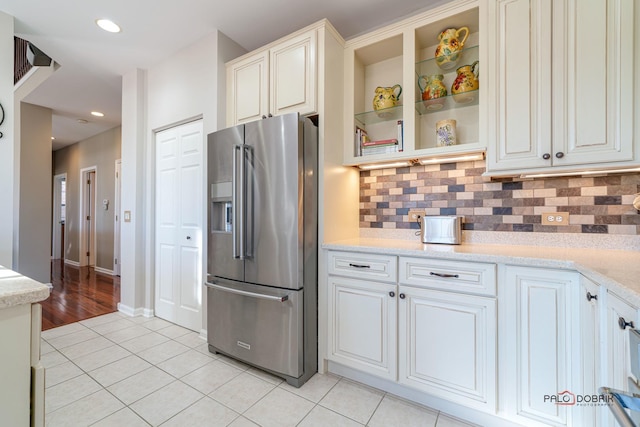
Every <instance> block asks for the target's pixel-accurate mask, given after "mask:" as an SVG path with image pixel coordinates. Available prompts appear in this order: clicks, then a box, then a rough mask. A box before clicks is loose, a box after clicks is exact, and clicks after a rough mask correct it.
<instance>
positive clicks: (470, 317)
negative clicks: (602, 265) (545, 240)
mask: <svg viewBox="0 0 640 427" xmlns="http://www.w3.org/2000/svg"><path fill="white" fill-rule="evenodd" d="M328 260H329V263H330V266H329V270H328V271H329V276H328V285H329V289H328V298H329V304H328V309H329V313H328V315H329V316H328V317H329V323H330V325H329V337H328V338H329V340H328V341H329V348H328V359H329V360H330V361H332V362H336V363H338V364H340V365H343V366H344V367H347V368H353V369H355V370H358V371H360V372H364V373H368V374H371V375H374V376H376V377H378V378H384V379H386V380H387V382H379V381H380V380H379V379H378V378H376V379H373V380H365V382H366V381H370V382H371V383H372V384H371V385H374V386H378V387H380V386H381V384H386V387H388V391H391V392H396V391H398V390H402V391H403V393H405V395H407V396H414V398H415V399H416V400H417V401H421V398H420V397H415V396H416V395H420V393H424V395H423V396H425V398H428V399H429V402H431V403H430V404H433V405H435V406H434V407H436V408H439V406H438V405H439V404H438V403H437V401H436V403H433V402H434V400H431V399H433V398H437V399H442V404H443V405H445V406H446V405H447V404H448V403H447V402H445V401H446V400H448V401H450V402H454V403H455V404H456V405H459V408H460V410H461V412H460V416H466V417H468V418H469V420H470V421H475V422H478V421H480V422H481V424H482V423H484V424H483V425H490V424H486V420H487V418H483V417H485V416H487V414H491V415H493V416H494V417H495V420H496V424H495V425H507V424H509V423H513V425H518V426H528V427H529V426H531V427H543V426H555V427H560V426H565V427H587V426H591V427H615V426H616V425H617V424H616V422H615V421H614V419H613V417H612V416H611V414H610V411H609V408H608V406H606V405H599V403H601V402H599V401H597V399H598V397H597V396H598V389H599V388H600V387H602V386H606V387H610V388H614V389H619V390H626V391H628V390H629V388H630V384H629V377H632V376H633V374H632V373H631V366H630V360H629V359H630V353H629V352H630V348H629V346H630V344H629V330H630V329H631V328H637V327H638V319H639V317H638V309H637V308H636V307H633V306H631V305H629V304H628V303H627V302H626V301H624V300H623V299H621V298H620V297H618V296H617V295H615V294H613V293H611V292H610V291H609V290H608V289H607V288H606V287H605V286H603V285H601V284H597V283H594V282H593V281H591V280H589V279H588V278H586V277H585V276H582V275H581V274H580V273H578V272H577V271H573V270H560V269H550V268H543V267H528V266H520V265H506V264H500V265H498V266H496V265H495V264H491V263H480V262H467V261H459V260H438V259H433V258H420V257H406V256H399V257H396V256H393V255H380V254H365V253H355V252H353V253H352V252H340V251H330V252H329V254H328ZM347 371H348V370H347ZM354 377H356V378H362V377H359V376H358V375H355V374H354ZM594 396H595V399H596V401H595V403H594V404H590V403H592V402H591V401H590V399H594ZM409 398H411V397H409ZM449 410H451V409H450V407H449ZM473 410H475V412H473ZM469 411H472V412H469ZM463 414H465V415H463Z"/></svg>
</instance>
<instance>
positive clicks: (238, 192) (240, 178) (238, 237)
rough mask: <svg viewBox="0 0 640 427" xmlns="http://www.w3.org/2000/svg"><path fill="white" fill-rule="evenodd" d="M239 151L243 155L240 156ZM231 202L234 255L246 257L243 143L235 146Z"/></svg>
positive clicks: (241, 257)
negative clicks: (243, 220)
mask: <svg viewBox="0 0 640 427" xmlns="http://www.w3.org/2000/svg"><path fill="white" fill-rule="evenodd" d="M238 153H240V154H241V155H240V156H238ZM238 160H240V165H238ZM238 187H239V188H238ZM231 203H232V208H231V209H232V216H233V219H232V225H231V240H233V257H234V258H236V259H244V224H243V222H242V213H243V211H244V150H243V148H242V145H241V144H235V145H234V146H233V165H232V186H231Z"/></svg>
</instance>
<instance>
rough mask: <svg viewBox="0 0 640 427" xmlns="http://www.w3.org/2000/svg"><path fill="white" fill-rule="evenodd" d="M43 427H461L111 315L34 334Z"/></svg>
mask: <svg viewBox="0 0 640 427" xmlns="http://www.w3.org/2000/svg"><path fill="white" fill-rule="evenodd" d="M42 363H43V365H44V366H45V367H46V385H47V389H46V394H45V395H46V399H45V410H46V416H45V420H46V425H47V426H51V427H54V426H70V427H84V426H101V427H107V426H113V427H122V426H127V427H136V426H149V425H152V426H159V425H162V426H175V427H185V426H186V427H198V426H207V427H214V426H231V427H250V426H254V427H255V426H263V427H287V426H300V427H325V426H331V427H352V426H353V427H358V426H364V425H367V426H371V427H394V426H398V427H413V426H416V427H418V426H420V427H468V426H469V424H465V423H463V422H461V421H459V420H456V419H454V418H451V417H448V416H446V415H444V414H442V413H438V411H436V410H432V409H428V408H425V407H422V406H419V405H415V404H413V403H409V402H407V401H404V400H402V399H399V398H397V397H394V396H393V395H390V394H388V393H384V392H382V391H380V390H376V389H373V388H370V387H367V386H364V385H362V384H358V383H355V382H352V381H349V380H347V379H344V378H340V377H337V376H334V375H319V374H316V375H315V376H314V377H313V378H311V379H310V380H309V381H308V382H307V383H306V384H305V385H304V386H302V387H301V388H299V389H297V388H294V387H291V386H289V385H288V384H287V383H286V382H283V381H282V380H280V379H279V378H276V377H274V376H272V375H270V374H268V373H265V372H262V371H260V370H258V369H255V368H252V367H250V366H247V365H245V364H243V363H240V362H237V361H235V360H232V359H229V358H227V357H224V356H221V355H214V354H211V353H209V351H208V348H207V344H206V342H204V341H203V340H202V339H201V338H200V337H199V336H198V334H197V333H195V332H192V331H190V330H188V329H184V328H181V327H179V326H176V325H174V324H172V323H169V322H167V321H164V320H162V319H158V318H145V317H134V318H131V317H126V316H124V315H122V314H120V313H111V314H107V315H104V316H100V317H95V318H92V319H88V320H84V321H81V322H78V323H73V324H70V325H65V326H61V327H59V328H55V329H50V330H47V331H44V332H43V333H42Z"/></svg>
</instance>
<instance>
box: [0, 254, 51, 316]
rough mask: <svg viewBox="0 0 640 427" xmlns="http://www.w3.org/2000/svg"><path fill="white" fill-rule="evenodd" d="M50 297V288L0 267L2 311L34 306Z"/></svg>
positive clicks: (0, 306)
mask: <svg viewBox="0 0 640 427" xmlns="http://www.w3.org/2000/svg"><path fill="white" fill-rule="evenodd" d="M48 297H49V287H48V286H47V285H45V284H43V283H40V282H36V281H35V280H33V279H29V278H28V277H25V276H23V275H21V274H19V273H16V272H15V271H13V270H9V269H8V268H6V267H3V266H1V265H0V309H3V308H9V307H14V306H17V305H23V304H32V303H35V302H39V301H43V300H45V299H47V298H48Z"/></svg>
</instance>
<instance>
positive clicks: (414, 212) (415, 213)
mask: <svg viewBox="0 0 640 427" xmlns="http://www.w3.org/2000/svg"><path fill="white" fill-rule="evenodd" d="M407 216H408V217H409V222H417V221H420V218H422V217H423V216H424V210H422V209H410V210H409V214H408V215H407Z"/></svg>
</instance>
